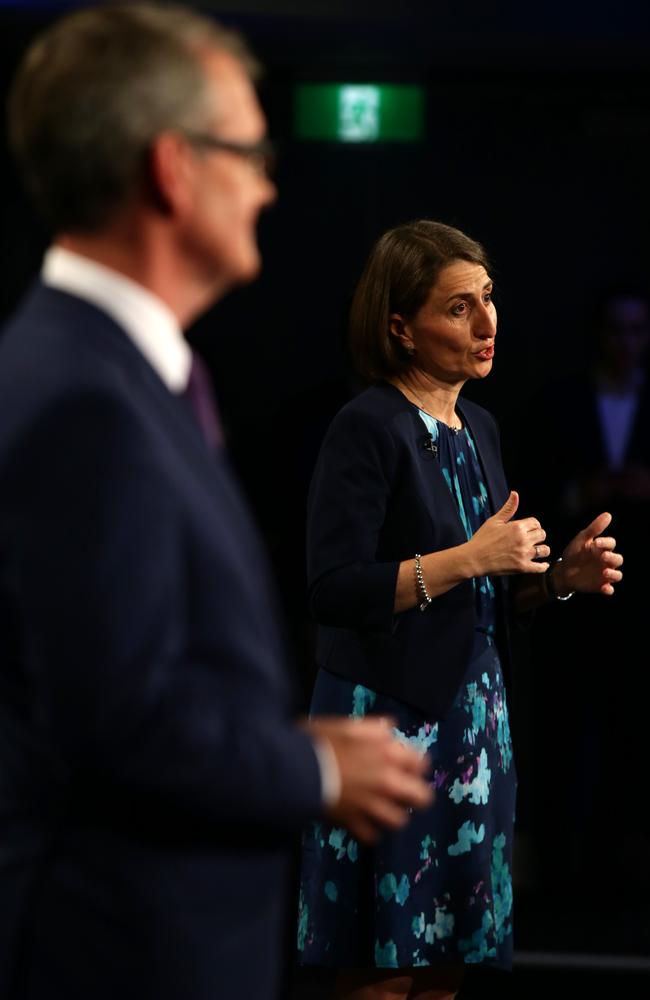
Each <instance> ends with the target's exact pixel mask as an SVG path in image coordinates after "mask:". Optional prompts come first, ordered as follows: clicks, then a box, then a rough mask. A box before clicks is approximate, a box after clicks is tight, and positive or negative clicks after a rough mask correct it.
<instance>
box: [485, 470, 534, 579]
mask: <svg viewBox="0 0 650 1000" xmlns="http://www.w3.org/2000/svg"><path fill="white" fill-rule="evenodd" d="M518 506H519V494H518V493H515V491H514V490H513V491H512V492H511V493H510V496H509V497H508V499H507V500H506V502H505V503H504V505H503V507H502V508H501V510H498V511H497V512H496V514H493V515H492V517H489V518H488V519H487V521H485V522H484V524H482V525H481V527H480V528H479V530H478V531H477V532H476V533H475V534H474V536H473V538H472V539H471V541H470V542H468V543H467V544H468V548H471V550H472V558H473V561H474V564H475V572H474V573H473V575H474V576H484V575H486V574H492V575H493V576H503V575H504V574H507V573H545V572H546V570H547V569H548V567H549V563H548V562H538V561H537V560H539V559H548V557H549V555H550V553H551V550H550V549H549V547H548V545H543V544H542V543H543V541H544V539H545V538H546V532H545V531H544V529H543V528H542V526H541V524H540V523H539V521H538V520H537V518H536V517H525V518H523V519H522V520H521V521H513V520H512V518H513V517H514V515H515V513H516V511H517V508H518Z"/></svg>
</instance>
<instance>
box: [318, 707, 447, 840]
mask: <svg viewBox="0 0 650 1000" xmlns="http://www.w3.org/2000/svg"><path fill="white" fill-rule="evenodd" d="M304 726H305V728H306V729H307V731H308V732H309V733H310V734H311V735H312V736H313V737H314V738H315V739H322V740H326V741H327V742H328V743H329V745H330V747H331V748H332V750H333V751H334V754H335V755H336V760H337V763H338V766H339V771H340V775H341V794H340V797H339V800H338V802H337V803H336V804H335V805H333V806H330V807H329V808H328V809H327V812H326V815H327V819H328V820H329V821H330V822H331V823H334V824H336V825H337V826H345V827H347V829H348V830H349V831H350V833H351V834H352V835H353V836H354V837H357V838H358V839H359V840H363V841H366V842H372V841H374V840H376V839H377V836H378V834H379V830H380V828H381V827H388V828H389V829H393V830H397V829H399V828H400V827H403V826H405V825H406V824H407V823H408V820H409V811H410V809H411V808H416V809H423V808H426V806H428V805H430V804H431V802H432V801H433V791H432V789H431V787H430V785H429V784H428V783H427V781H426V780H425V776H426V774H427V772H428V770H429V761H428V758H427V757H426V756H421V755H420V754H419V753H417V751H415V750H412V749H411V748H410V747H407V746H404V745H403V744H402V743H400V742H398V741H397V740H396V739H395V737H394V736H393V734H392V732H391V726H392V723H391V721H390V720H388V719H383V718H377V717H375V718H366V719H342V718H334V717H323V718H318V719H311V720H309V721H308V722H305V723H304Z"/></svg>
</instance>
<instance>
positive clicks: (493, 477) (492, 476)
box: [457, 399, 508, 513]
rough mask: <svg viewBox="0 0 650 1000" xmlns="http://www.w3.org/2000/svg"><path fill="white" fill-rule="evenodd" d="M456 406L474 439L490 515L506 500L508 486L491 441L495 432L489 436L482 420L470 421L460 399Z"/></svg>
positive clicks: (493, 443)
mask: <svg viewBox="0 0 650 1000" xmlns="http://www.w3.org/2000/svg"><path fill="white" fill-rule="evenodd" d="M457 405H458V409H459V410H460V412H461V413H462V415H463V422H464V423H465V424H466V425H467V427H468V428H469V431H470V434H471V435H472V437H473V438H474V443H475V445H476V451H477V453H478V457H479V461H480V463H481V466H482V468H483V473H484V475H485V488H486V489H487V492H488V496H489V498H490V505H491V507H492V513H495V511H497V510H499V508H500V507H502V506H503V504H504V503H505V502H506V500H507V499H508V484H507V483H506V479H505V476H504V474H503V467H502V465H501V459H500V455H499V452H498V449H497V448H495V442H494V440H491V438H492V437H493V436H494V434H495V433H496V431H492V434H490V433H489V430H488V427H487V425H486V423H485V422H484V421H483V420H478V419H477V420H471V419H470V418H469V416H468V415H467V412H466V410H465V408H464V407H463V401H462V400H461V399H459V400H458V404H457ZM490 430H491V429H490Z"/></svg>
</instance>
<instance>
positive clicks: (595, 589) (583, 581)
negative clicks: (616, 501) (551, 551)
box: [553, 513, 623, 597]
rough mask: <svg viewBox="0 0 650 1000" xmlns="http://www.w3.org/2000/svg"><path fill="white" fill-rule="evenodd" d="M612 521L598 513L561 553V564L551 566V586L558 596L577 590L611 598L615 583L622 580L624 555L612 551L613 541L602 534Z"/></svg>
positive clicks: (608, 516)
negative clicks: (621, 569) (621, 567)
mask: <svg viewBox="0 0 650 1000" xmlns="http://www.w3.org/2000/svg"><path fill="white" fill-rule="evenodd" d="M611 520H612V515H611V514H607V513H603V514H599V515H598V517H596V518H594V520H593V521H592V522H591V524H589V525H588V526H587V527H586V528H584V529H583V530H582V531H579V532H578V534H577V535H576V536H575V538H572V539H571V541H570V542H569V544H568V545H567V547H566V548H565V550H564V552H563V553H562V562H560V563H557V564H556V565H555V566H554V567H553V584H554V586H555V589H556V590H557V592H558V593H559V594H564V593H568V592H569V591H571V590H579V591H582V593H584V594H598V593H600V594H605V595H606V596H607V597H611V595H612V594H613V593H614V584H616V583H620V581H621V580H622V579H623V574H622V573H621V571H620V568H619V567H620V566H622V565H623V556H622V555H621V554H620V553H619V552H615V551H614V549H615V548H616V539H615V538H611V537H609V536H603V534H602V532H603V531H605V529H606V528H608V527H609V525H610V523H611Z"/></svg>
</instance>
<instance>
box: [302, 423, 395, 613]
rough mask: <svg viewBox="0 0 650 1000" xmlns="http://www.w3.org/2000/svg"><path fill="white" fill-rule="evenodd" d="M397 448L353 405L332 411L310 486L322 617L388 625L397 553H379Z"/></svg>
mask: <svg viewBox="0 0 650 1000" xmlns="http://www.w3.org/2000/svg"><path fill="white" fill-rule="evenodd" d="M397 462H398V452H397V446H396V443H395V440H394V438H393V436H392V434H391V432H390V430H389V428H388V427H387V426H386V425H385V424H383V423H382V422H381V421H380V420H379V419H378V418H377V417H373V416H372V415H371V414H367V413H363V412H360V411H358V410H354V409H351V408H345V409H343V410H342V411H341V412H340V413H339V414H338V415H337V417H335V419H334V421H333V423H332V425H331V427H330V429H329V431H328V433H327V435H326V438H325V441H324V443H323V446H322V449H321V452H320V455H319V457H318V461H317V463H316V468H315V471H314V476H313V479H312V484H311V488H310V494H309V504H308V519H307V572H308V584H309V598H310V607H311V611H312V614H313V616H314V618H315V619H316V621H318V622H319V623H320V624H322V625H334V626H339V627H343V628H354V629H359V630H361V631H367V632H375V633H388V632H391V631H392V630H393V627H394V621H395V619H394V611H393V609H394V602H395V588H396V585H397V573H398V569H399V561H394V560H391V561H382V560H381V559H380V558H378V551H379V549H380V536H381V531H382V527H383V525H384V521H385V518H386V511H387V507H388V504H389V500H390V495H391V490H392V483H393V481H394V478H395V474H396V468H397Z"/></svg>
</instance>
